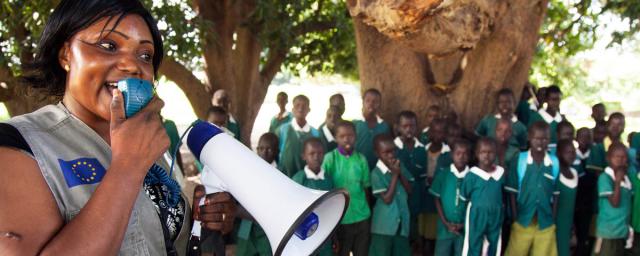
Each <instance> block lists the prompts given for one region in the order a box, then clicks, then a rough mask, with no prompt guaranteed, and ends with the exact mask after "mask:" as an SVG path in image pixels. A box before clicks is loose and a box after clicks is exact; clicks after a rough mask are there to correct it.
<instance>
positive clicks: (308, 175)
mask: <svg viewBox="0 0 640 256" xmlns="http://www.w3.org/2000/svg"><path fill="white" fill-rule="evenodd" d="M292 179H293V181H295V182H296V183H298V184H300V185H302V186H305V187H307V188H312V189H317V190H325V191H328V190H332V189H333V181H332V180H331V178H330V177H328V176H327V175H325V171H324V170H320V173H318V174H315V173H313V171H311V170H310V169H309V167H308V166H305V167H304V170H301V171H299V172H297V173H296V174H295V175H293V178H292Z"/></svg>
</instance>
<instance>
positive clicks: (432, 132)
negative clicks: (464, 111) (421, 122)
mask: <svg viewBox="0 0 640 256" xmlns="http://www.w3.org/2000/svg"><path fill="white" fill-rule="evenodd" d="M428 134H429V141H431V143H434V144H440V143H443V142H444V140H445V139H446V137H447V120H445V119H443V118H436V119H434V120H433V122H431V126H429V132H428Z"/></svg>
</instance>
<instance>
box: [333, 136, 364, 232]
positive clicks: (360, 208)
mask: <svg viewBox="0 0 640 256" xmlns="http://www.w3.org/2000/svg"><path fill="white" fill-rule="evenodd" d="M322 169H324V170H325V171H326V174H327V175H329V177H331V179H332V180H333V184H334V185H335V187H336V188H344V189H346V190H347V191H348V192H349V207H348V208H347V212H346V213H345V214H344V217H343V218H342V221H341V222H340V223H341V224H351V223H356V222H359V221H363V220H366V219H368V218H369V217H370V216H371V210H370V209H369V204H368V203H367V196H366V193H365V191H366V189H367V188H369V187H370V186H371V180H370V177H369V166H368V165H367V159H366V158H365V157H364V155H362V154H360V153H358V152H356V151H354V152H352V154H351V156H348V157H347V156H344V155H342V154H340V152H339V151H338V149H334V150H333V151H331V152H329V153H327V154H326V155H325V156H324V161H323V162H322Z"/></svg>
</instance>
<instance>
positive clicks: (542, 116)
mask: <svg viewBox="0 0 640 256" xmlns="http://www.w3.org/2000/svg"><path fill="white" fill-rule="evenodd" d="M562 120H564V117H563V116H562V115H561V114H560V112H557V113H556V115H555V116H551V115H550V114H549V113H547V110H546V109H544V108H543V109H540V110H538V112H533V114H532V115H531V116H529V127H531V125H533V123H535V122H537V121H545V122H546V123H547V124H549V131H550V135H551V137H550V138H551V139H550V140H549V147H550V148H554V147H555V145H556V143H558V137H557V134H556V130H557V129H558V124H559V123H560V122H562Z"/></svg>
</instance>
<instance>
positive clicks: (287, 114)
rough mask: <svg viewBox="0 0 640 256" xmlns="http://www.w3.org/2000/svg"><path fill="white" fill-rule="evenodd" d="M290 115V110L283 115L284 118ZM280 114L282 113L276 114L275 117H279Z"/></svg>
mask: <svg viewBox="0 0 640 256" xmlns="http://www.w3.org/2000/svg"><path fill="white" fill-rule="evenodd" d="M290 115H291V112H288V111H287V112H284V115H282V118H287V117H289V116H290ZM279 116H280V113H278V114H276V115H275V116H274V118H276V119H277V118H278V117H279Z"/></svg>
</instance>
